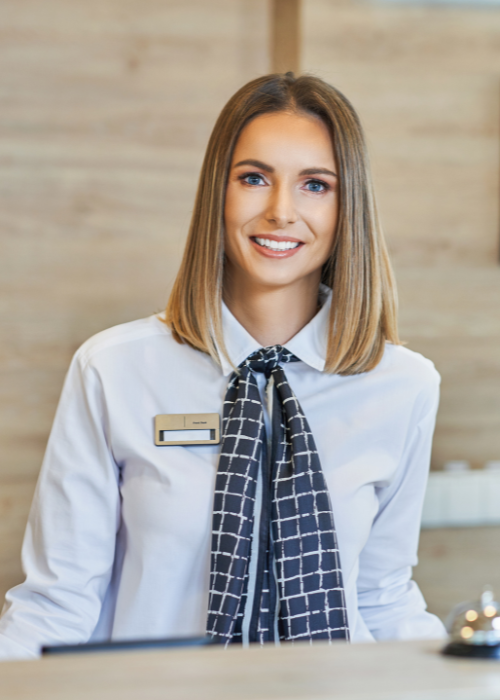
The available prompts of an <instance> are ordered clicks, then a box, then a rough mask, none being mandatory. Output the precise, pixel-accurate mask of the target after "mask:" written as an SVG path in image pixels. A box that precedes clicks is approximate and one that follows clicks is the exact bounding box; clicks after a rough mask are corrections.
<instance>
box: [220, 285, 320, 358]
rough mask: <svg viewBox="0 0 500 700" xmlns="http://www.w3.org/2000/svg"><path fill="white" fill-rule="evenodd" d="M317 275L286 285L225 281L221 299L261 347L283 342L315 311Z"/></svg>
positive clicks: (303, 324) (316, 303)
mask: <svg viewBox="0 0 500 700" xmlns="http://www.w3.org/2000/svg"><path fill="white" fill-rule="evenodd" d="M318 292H319V276H318V275H315V276H314V278H305V279H301V280H299V281H298V282H297V283H296V284H293V285H287V286H285V287H267V286H257V285H255V284H253V283H252V284H245V280H241V279H240V280H238V283H237V284H235V283H234V278H233V283H232V282H231V281H230V277H229V275H226V278H225V280H224V301H225V303H226V305H227V307H228V308H229V310H230V311H231V313H232V314H233V316H234V317H235V318H236V319H237V320H238V321H239V323H241V325H242V326H243V328H245V329H246V330H247V331H248V333H250V335H251V336H252V338H255V340H257V342H259V343H260V344H261V345H262V347H267V346H269V345H285V343H287V342H288V341H289V340H290V339H291V338H293V336H294V335H296V334H297V333H298V332H299V331H300V330H301V329H302V328H304V326H306V325H307V324H308V323H309V321H310V320H311V319H312V318H313V317H314V316H315V315H316V312H317V311H318Z"/></svg>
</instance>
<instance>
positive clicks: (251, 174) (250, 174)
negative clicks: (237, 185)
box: [238, 173, 331, 194]
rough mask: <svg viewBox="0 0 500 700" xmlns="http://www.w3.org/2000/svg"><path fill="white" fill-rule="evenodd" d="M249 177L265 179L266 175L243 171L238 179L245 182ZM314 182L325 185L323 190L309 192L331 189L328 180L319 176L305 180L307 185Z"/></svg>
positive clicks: (248, 183)
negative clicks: (319, 178)
mask: <svg viewBox="0 0 500 700" xmlns="http://www.w3.org/2000/svg"><path fill="white" fill-rule="evenodd" d="M249 177H258V178H260V179H261V180H263V179H264V176H263V175H261V174H260V173H243V174H242V175H239V176H238V180H241V181H243V182H244V181H245V180H246V179H247V178H249ZM312 183H314V184H318V185H321V186H322V187H323V190H321V192H314V191H313V190H309V192H313V194H323V192H327V191H328V190H330V189H331V187H330V185H329V184H328V183H327V182H325V181H324V180H318V179H317V178H313V179H311V180H306V182H305V184H306V185H310V184H312ZM246 184H247V185H249V186H250V187H259V186H260V185H252V184H251V183H250V182H247V183H246Z"/></svg>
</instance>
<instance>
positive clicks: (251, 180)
mask: <svg viewBox="0 0 500 700" xmlns="http://www.w3.org/2000/svg"><path fill="white" fill-rule="evenodd" d="M243 179H244V181H245V182H246V183H247V184H248V185H261V184H262V181H263V178H262V175H258V174H257V173H251V174H250V175H245V176H244V178H243Z"/></svg>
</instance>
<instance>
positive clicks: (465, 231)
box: [303, 0, 500, 468]
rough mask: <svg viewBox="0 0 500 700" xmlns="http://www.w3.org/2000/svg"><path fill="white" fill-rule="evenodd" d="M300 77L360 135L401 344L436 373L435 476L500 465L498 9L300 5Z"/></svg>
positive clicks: (352, 0) (309, 1)
mask: <svg viewBox="0 0 500 700" xmlns="http://www.w3.org/2000/svg"><path fill="white" fill-rule="evenodd" d="M303 17H304V26H303V36H304V45H303V69H304V70H305V71H309V72H313V73H316V74H318V75H320V76H322V77H324V78H325V79H327V80H328V81H329V82H331V83H332V84H333V85H335V86H337V87H338V88H339V89H341V90H342V91H343V92H345V94H346V95H347V96H348V97H349V99H351V101H352V102H353V104H354V105H355V107H356V108H357V110H358V112H359V113H360V116H361V118H362V121H363V123H364V126H365V129H366V132H367V136H368V143H369V148H370V152H371V158H372V165H373V172H374V178H375V185H376V189H377V193H378V199H379V205H380V211H381V215H382V221H383V223H384V227H385V230H386V233H387V238H388V242H389V247H390V249H391V253H392V257H393V261H394V263H395V269H396V275H397V278H398V284H399V290H400V308H401V313H400V318H401V335H402V338H403V339H404V340H406V341H407V342H408V345H409V347H411V348H412V349H415V350H418V351H420V352H422V353H423V354H425V355H427V356H428V357H430V358H431V359H432V360H433V361H434V362H435V364H436V366H437V368H438V369H439V371H440V372H441V374H442V378H443V383H442V402H441V407H440V411H439V416H438V425H437V430H436V437H435V444H434V453H433V466H434V467H435V468H439V467H441V466H442V464H443V462H444V461H446V460H448V459H468V460H470V461H471V462H472V463H473V465H474V466H476V467H479V466H482V464H483V463H484V462H485V461H486V460H489V459H500V360H499V358H500V312H499V309H500V267H499V265H498V248H499V207H498V202H499V193H500V190H499V177H498V172H499V167H500V144H499V123H500V113H499V112H500V110H499V98H500V52H499V51H498V46H499V45H500V9H498V8H486V7H481V8H473V7H470V6H469V7H467V8H464V7H460V6H456V5H455V6H453V5H449V6H444V5H436V6H430V5H424V4H423V5H406V4H396V3H384V2H377V1H376V0H373V1H372V2H364V1H363V0H304V3H303Z"/></svg>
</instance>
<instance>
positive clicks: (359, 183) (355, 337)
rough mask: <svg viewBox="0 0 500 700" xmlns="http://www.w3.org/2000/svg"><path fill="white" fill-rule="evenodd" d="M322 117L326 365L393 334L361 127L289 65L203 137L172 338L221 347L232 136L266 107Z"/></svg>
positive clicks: (348, 108) (371, 350)
mask: <svg viewBox="0 0 500 700" xmlns="http://www.w3.org/2000/svg"><path fill="white" fill-rule="evenodd" d="M285 111H286V112H290V111H296V112H305V113H308V114H312V115H315V116H317V117H319V118H320V119H321V120H322V121H323V122H324V124H325V125H326V126H327V128H328V130H329V132H330V136H331V139H332V144H333V149H334V154H335V160H336V163H337V167H338V171H339V172H338V174H339V194H340V207H339V217H338V223H337V230H336V234H335V238H334V244H333V249H332V252H331V255H330V257H329V259H328V261H327V262H326V264H325V265H324V267H323V270H322V282H323V283H324V284H326V285H327V286H328V287H330V288H331V289H332V305H331V312H330V326H329V338H328V347H327V356H326V364H325V371H326V372H332V373H337V374H342V375H349V374H358V373H360V372H366V371H368V370H371V369H373V368H374V367H375V366H376V365H377V364H378V363H379V362H380V359H381V358H382V354H383V352H384V345H385V342H386V341H389V342H391V343H394V344H398V343H399V339H398V331H397V293H396V285H395V281H394V277H393V273H392V270H391V265H390V262H389V257H388V253H387V248H386V245H385V241H384V237H383V233H382V230H381V227H380V223H379V220H378V216H377V210H376V205H375V197H374V193H373V186H372V181H371V176H370V168H369V162H368V155H367V151H366V145H365V140H364V136H363V130H362V127H361V124H360V121H359V118H358V116H357V114H356V112H355V111H354V108H353V107H352V105H351V103H350V102H349V101H348V100H347V99H346V98H345V97H344V95H342V93H340V92H339V91H338V90H336V89H335V88H333V87H332V86H331V85H328V84H327V83H325V82H324V81H323V80H321V79H320V78H317V77H314V76H309V75H303V76H300V77H298V78H295V77H294V76H293V74H291V73H287V74H286V75H282V74H273V75H267V76H264V77H261V78H256V79H255V80H252V81H251V82H249V83H247V84H246V85H244V86H243V87H242V88H241V89H240V90H238V92H237V93H236V94H235V95H234V96H233V97H232V98H231V99H230V100H229V102H228V103H227V104H226V106H225V107H224V109H223V110H222V112H221V114H220V116H219V118H218V119H217V122H216V124H215V127H214V130H213V132H212V135H211V137H210V140H209V142H208V147H207V151H206V154H205V159H204V161H203V166H202V169H201V173H200V181H199V185H198V191H197V194H196V199H195V204H194V211H193V216H192V220H191V226H190V229H189V235H188V239H187V243H186V248H185V251H184V256H183V259H182V262H181V266H180V269H179V272H178V274H177V278H176V280H175V283H174V286H173V289H172V292H171V295H170V299H169V301H168V305H167V310H166V317H165V322H166V323H167V325H168V326H169V327H170V329H171V330H172V333H173V336H174V338H175V339H176V340H177V341H178V342H179V343H187V344H188V345H190V346H191V347H193V348H196V349H197V350H201V351H202V352H205V353H208V354H209V355H211V356H212V357H213V359H214V360H215V361H216V362H220V360H219V352H223V353H224V354H225V355H226V356H227V351H226V348H225V344H224V338H223V332H222V316H221V314H222V292H223V288H222V285H223V268H224V202H225V191H226V184H227V179H228V173H229V169H230V166H231V159H232V156H233V151H234V147H235V144H236V142H237V140H238V137H239V135H240V133H241V131H242V129H243V128H244V127H245V125H246V124H248V122H249V121H250V120H251V119H254V118H255V117H257V116H259V115H261V114H266V113H271V112H285Z"/></svg>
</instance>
